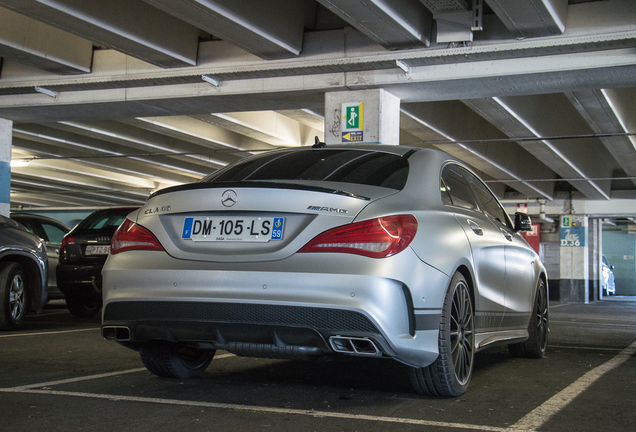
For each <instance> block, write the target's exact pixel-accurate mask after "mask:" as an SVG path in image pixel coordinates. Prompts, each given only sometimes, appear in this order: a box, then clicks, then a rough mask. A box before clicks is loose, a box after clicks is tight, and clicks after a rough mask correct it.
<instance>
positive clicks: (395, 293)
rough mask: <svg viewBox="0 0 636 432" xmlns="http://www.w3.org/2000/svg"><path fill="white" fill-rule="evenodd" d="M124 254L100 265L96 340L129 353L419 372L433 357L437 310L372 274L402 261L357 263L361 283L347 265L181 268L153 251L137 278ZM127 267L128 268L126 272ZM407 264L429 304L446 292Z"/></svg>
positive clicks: (425, 271)
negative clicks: (301, 357)
mask: <svg viewBox="0 0 636 432" xmlns="http://www.w3.org/2000/svg"><path fill="white" fill-rule="evenodd" d="M133 253H136V252H130V254H133ZM126 254H127V253H123V254H121V255H119V254H118V255H114V256H111V257H109V261H108V262H107V264H106V266H105V267H104V270H103V276H104V293H103V294H104V310H103V326H104V327H103V328H104V336H105V337H107V338H109V339H115V340H118V341H119V342H122V343H123V344H125V345H128V346H131V347H134V346H135V345H136V344H140V343H144V342H146V341H149V340H168V341H171V342H179V341H187V342H194V343H202V344H211V345H212V346H213V347H215V348H222V349H226V350H229V351H232V352H236V353H238V354H242V355H252V356H261V357H263V356H264V357H285V358H296V357H297V356H296V355H295V354H296V353H297V352H303V353H305V354H307V353H309V354H311V355H323V354H334V353H336V352H341V353H348V354H354V355H378V356H386V357H391V358H394V359H396V360H398V361H401V362H403V363H406V364H409V365H413V366H425V365H428V364H430V363H432V362H433V361H434V360H435V359H436V358H437V355H438V340H437V339H438V329H439V322H440V315H441V307H442V303H439V304H438V305H437V306H435V305H434V301H431V302H430V303H429V304H428V307H427V308H423V307H421V305H420V304H415V305H414V301H413V299H414V294H413V292H412V291H413V290H412V289H411V288H410V286H409V285H408V284H407V282H412V283H414V280H410V281H403V280H399V279H397V278H394V277H390V276H394V275H392V274H385V275H382V274H381V273H384V272H385V271H386V272H389V273H392V272H394V271H395V272H397V273H396V275H398V274H399V273H400V272H401V270H404V269H401V268H400V267H401V266H402V264H401V263H403V262H404V257H402V259H401V260H399V261H397V260H396V261H395V262H396V265H395V266H391V265H390V263H389V262H388V261H389V260H390V258H389V259H387V260H382V264H383V265H380V266H379V265H378V263H379V261H378V260H371V259H367V258H362V257H361V258H357V257H356V259H355V260H358V261H359V262H358V264H361V263H366V265H372V266H371V267H369V268H368V272H365V273H367V274H365V275H360V274H352V273H354V272H352V271H351V269H352V265H353V267H355V268H356V269H357V270H358V271H359V270H360V266H359V265H356V263H350V264H349V265H344V266H343V265H342V264H339V265H340V266H341V268H340V269H338V268H335V270H340V271H337V272H335V273H334V272H331V273H319V272H315V271H311V269H316V268H331V269H332V270H334V266H326V264H328V263H325V262H317V260H313V262H312V260H311V257H301V258H293V259H289V260H285V261H286V262H280V261H279V262H272V263H252V264H249V265H248V266H246V265H238V264H227V263H225V264H223V265H218V264H213V263H202V262H198V263H197V262H194V263H193V262H190V261H188V262H185V263H184V262H183V261H179V260H174V259H172V258H170V257H168V256H167V254H165V253H161V252H158V253H153V254H151V255H154V256H155V258H156V259H154V260H152V261H147V263H148V267H149V268H146V269H144V268H140V266H139V264H140V263H142V262H144V261H142V260H138V259H128V260H126V259H125V255H126ZM148 255H149V254H148V253H145V256H148ZM308 255H310V254H308ZM412 255H413V256H415V254H412ZM308 259H309V261H307V260H308ZM355 260H354V261H355ZM337 261H338V260H335V261H334V262H332V263H331V264H334V265H335V264H337ZM130 262H135V263H136V266H135V268H134V269H133V268H129V267H128V263H130ZM397 263H400V264H397ZM412 264H413V266H412V268H411V269H410V272H403V273H402V274H409V275H415V277H416V278H417V280H419V281H421V282H422V283H424V284H427V285H429V288H428V289H427V291H428V290H430V291H431V296H430V298H431V299H433V300H434V299H435V298H436V297H438V295H437V291H439V286H440V285H443V286H444V288H443V289H442V291H445V287H446V286H447V284H448V280H447V276H446V275H443V274H442V273H441V272H439V271H437V270H435V269H433V268H431V267H429V266H426V265H424V264H423V263H422V262H421V261H419V260H417V261H414V262H413V263H412ZM177 266H178V267H179V268H172V267H177ZM184 267H189V268H187V269H185V268H184ZM246 267H249V268H250V270H249V271H248V270H246ZM336 267H338V265H336ZM382 267H384V268H385V270H384V271H383V270H382ZM394 267H397V268H394ZM413 268H415V271H414V270H413ZM292 269H293V270H294V271H292ZM358 271H357V272H358ZM357 272H356V273H357ZM373 273H376V274H375V275H374V274H373ZM420 289H421V287H420ZM416 295H420V292H419V291H418V292H417V294H416ZM442 295H443V293H442ZM419 298H420V299H421V297H419ZM441 301H443V300H441ZM427 303H428V302H427ZM117 329H122V331H121V332H120V333H118V332H117ZM117 334H121V335H124V337H116V335H117ZM357 348H360V349H359V350H358V349H357ZM367 348H368V349H367Z"/></svg>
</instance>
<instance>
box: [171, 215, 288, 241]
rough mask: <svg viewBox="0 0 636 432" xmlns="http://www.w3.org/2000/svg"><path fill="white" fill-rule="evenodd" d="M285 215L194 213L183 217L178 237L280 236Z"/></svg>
mask: <svg viewBox="0 0 636 432" xmlns="http://www.w3.org/2000/svg"><path fill="white" fill-rule="evenodd" d="M284 228H285V218H284V217H260V216H245V217H244V216H219V217H211V216H210V217H208V216H196V217H186V218H185V219H184V221H183V230H182V233H181V238H182V239H184V240H192V241H195V242H256V243H267V242H269V241H272V240H274V241H276V240H282V239H283V231H284Z"/></svg>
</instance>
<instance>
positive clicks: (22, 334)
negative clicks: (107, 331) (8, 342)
mask: <svg viewBox="0 0 636 432" xmlns="http://www.w3.org/2000/svg"><path fill="white" fill-rule="evenodd" d="M95 330H101V327H93V328H86V329H76V330H60V331H51V332H39V333H9V334H4V335H0V338H10V337H19V336H41V335H54V334H62V333H75V332H84V331H95Z"/></svg>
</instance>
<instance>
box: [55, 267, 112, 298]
mask: <svg viewBox="0 0 636 432" xmlns="http://www.w3.org/2000/svg"><path fill="white" fill-rule="evenodd" d="M102 267H103V264H98V265H74V264H58V266H57V269H56V279H57V287H58V289H59V290H60V291H61V292H62V294H64V296H68V295H81V296H93V295H95V296H101V290H102V273H101V271H102Z"/></svg>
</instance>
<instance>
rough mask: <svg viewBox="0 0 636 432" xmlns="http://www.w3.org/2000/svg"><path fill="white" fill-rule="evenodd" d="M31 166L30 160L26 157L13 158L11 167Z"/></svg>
mask: <svg viewBox="0 0 636 432" xmlns="http://www.w3.org/2000/svg"><path fill="white" fill-rule="evenodd" d="M26 166H29V161H28V160H24V159H11V168H21V167H26Z"/></svg>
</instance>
